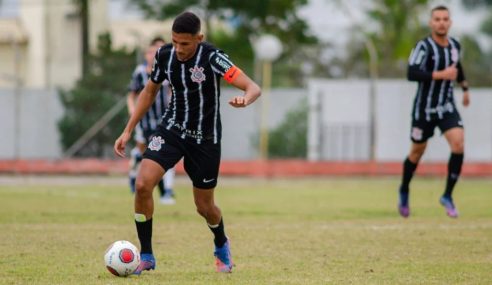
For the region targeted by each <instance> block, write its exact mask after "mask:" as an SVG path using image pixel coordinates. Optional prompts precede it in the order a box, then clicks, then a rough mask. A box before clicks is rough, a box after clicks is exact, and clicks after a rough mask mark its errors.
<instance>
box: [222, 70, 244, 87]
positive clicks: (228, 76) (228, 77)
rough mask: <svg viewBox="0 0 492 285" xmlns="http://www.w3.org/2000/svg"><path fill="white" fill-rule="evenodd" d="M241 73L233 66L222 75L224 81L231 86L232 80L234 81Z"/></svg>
mask: <svg viewBox="0 0 492 285" xmlns="http://www.w3.org/2000/svg"><path fill="white" fill-rule="evenodd" d="M241 73H242V71H241V69H239V68H237V67H236V66H233V67H231V68H229V70H227V72H226V73H225V74H224V79H225V81H227V83H229V84H231V83H232V82H233V81H234V79H236V78H237V77H238V76H239V74H241Z"/></svg>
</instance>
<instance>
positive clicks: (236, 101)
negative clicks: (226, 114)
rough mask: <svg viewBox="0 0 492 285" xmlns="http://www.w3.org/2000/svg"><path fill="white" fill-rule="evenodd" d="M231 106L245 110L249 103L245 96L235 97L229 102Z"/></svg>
mask: <svg viewBox="0 0 492 285" xmlns="http://www.w3.org/2000/svg"><path fill="white" fill-rule="evenodd" d="M229 105H231V106H232V107H234V108H244V107H246V106H248V101H247V100H246V98H244V96H235V97H234V98H232V99H231V100H229Z"/></svg>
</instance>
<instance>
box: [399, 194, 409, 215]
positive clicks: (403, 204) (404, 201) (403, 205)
mask: <svg viewBox="0 0 492 285" xmlns="http://www.w3.org/2000/svg"><path fill="white" fill-rule="evenodd" d="M398 193H399V199H398V212H400V216H402V217H404V218H408V216H410V206H409V205H408V191H405V192H404V191H401V188H400V191H398Z"/></svg>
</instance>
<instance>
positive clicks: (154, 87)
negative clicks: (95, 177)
mask: <svg viewBox="0 0 492 285" xmlns="http://www.w3.org/2000/svg"><path fill="white" fill-rule="evenodd" d="M160 85H161V84H160V83H154V82H152V80H149V81H147V84H145V87H144V89H143V90H142V91H141V92H140V95H138V100H137V104H136V106H135V110H134V112H133V113H132V114H131V116H130V120H128V123H127V124H126V127H125V129H124V130H123V133H122V134H121V135H120V137H119V138H118V139H117V140H116V141H115V143H114V152H115V153H116V154H117V155H119V156H121V157H124V156H125V146H126V143H127V142H128V141H129V140H130V137H131V134H132V132H133V129H135V126H136V125H137V123H138V122H139V121H140V119H142V117H143V115H144V114H145V113H146V112H147V110H149V108H150V106H151V105H152V103H153V102H154V99H155V96H156V95H157V92H158V91H159V88H160Z"/></svg>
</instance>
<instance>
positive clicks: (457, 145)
mask: <svg viewBox="0 0 492 285" xmlns="http://www.w3.org/2000/svg"><path fill="white" fill-rule="evenodd" d="M464 150H465V143H464V141H463V140H457V141H453V142H452V143H451V152H453V153H463V152H464Z"/></svg>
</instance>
